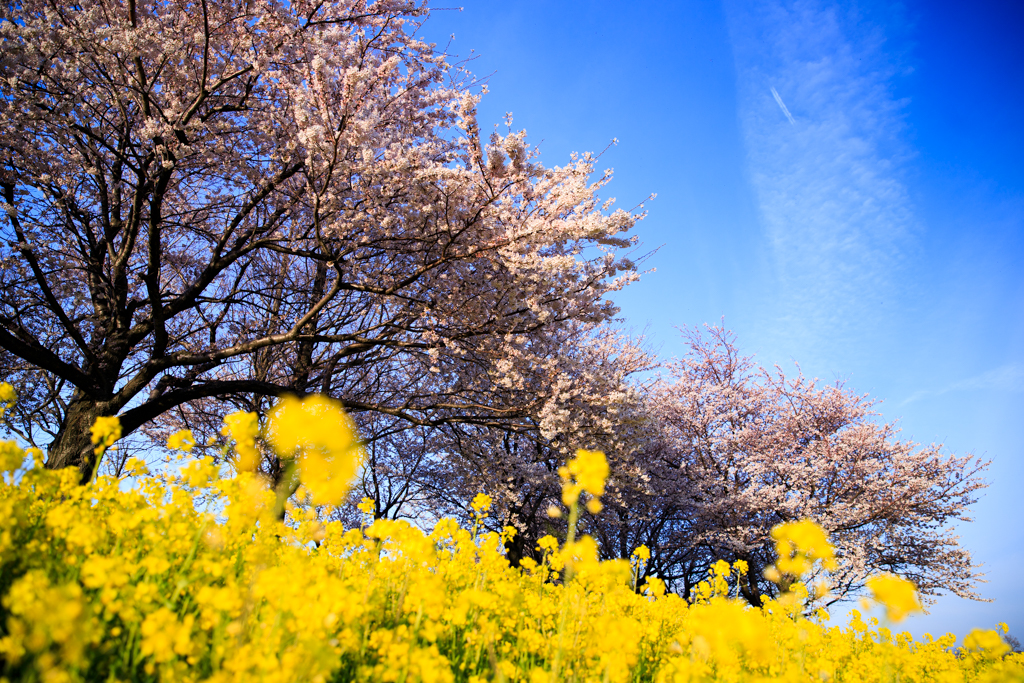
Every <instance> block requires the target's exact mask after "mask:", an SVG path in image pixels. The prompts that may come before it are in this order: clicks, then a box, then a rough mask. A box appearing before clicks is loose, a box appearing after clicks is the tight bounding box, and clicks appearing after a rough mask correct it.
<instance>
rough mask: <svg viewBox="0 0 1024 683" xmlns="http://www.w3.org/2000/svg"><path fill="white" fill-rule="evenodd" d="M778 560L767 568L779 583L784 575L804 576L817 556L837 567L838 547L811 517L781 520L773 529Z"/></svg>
mask: <svg viewBox="0 0 1024 683" xmlns="http://www.w3.org/2000/svg"><path fill="white" fill-rule="evenodd" d="M771 533H772V538H773V539H774V540H775V552H776V554H777V555H778V561H777V562H776V563H775V566H774V567H769V568H768V569H767V570H765V574H764V575H765V577H766V578H768V579H769V580H771V581H774V582H776V583H778V582H779V581H780V580H782V576H781V575H789V576H793V577H797V578H799V577H801V576H803V575H804V574H806V573H808V572H809V571H810V570H811V567H812V566H813V565H814V563H815V562H816V561H817V560H821V561H822V562H821V564H822V566H823V567H824V568H825V569H828V570H830V571H835V569H836V560H835V548H834V547H833V546H832V544H831V543H829V540H828V535H827V534H826V533H825V530H824V529H822V528H821V527H820V526H818V525H817V524H815V523H814V522H813V521H812V520H810V519H803V520H800V521H799V522H787V523H785V524H779V525H777V526H775V527H774V528H773V529H772V532H771Z"/></svg>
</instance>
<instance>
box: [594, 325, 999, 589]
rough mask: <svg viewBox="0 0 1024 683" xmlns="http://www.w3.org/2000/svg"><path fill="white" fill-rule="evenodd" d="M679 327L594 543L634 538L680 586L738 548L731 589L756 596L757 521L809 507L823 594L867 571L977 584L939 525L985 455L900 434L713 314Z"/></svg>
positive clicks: (765, 561) (843, 391) (796, 515)
mask: <svg viewBox="0 0 1024 683" xmlns="http://www.w3.org/2000/svg"><path fill="white" fill-rule="evenodd" d="M686 338H687V341H688V343H689V346H690V353H689V354H688V355H687V356H686V357H684V358H683V359H682V360H679V361H677V362H675V363H673V364H671V365H670V367H669V369H670V371H671V373H670V374H671V379H669V380H665V381H662V382H661V383H660V385H659V386H657V387H655V388H654V389H653V390H652V392H651V393H650V394H649V396H648V401H649V403H648V406H649V407H648V410H649V411H650V414H651V416H652V417H653V419H654V420H655V421H656V422H657V423H658V424H659V425H660V428H659V430H658V433H657V436H654V437H651V438H649V439H647V442H646V444H645V446H644V448H645V449H646V452H645V453H644V455H643V465H644V468H645V470H646V473H647V474H646V477H643V478H634V480H633V481H634V482H635V483H636V485H635V486H633V487H632V488H630V489H629V490H627V491H626V492H625V495H624V496H623V499H622V502H621V504H620V505H619V506H618V512H619V513H620V514H621V515H623V518H624V520H625V523H614V522H616V521H617V520H616V519H615V517H614V515H615V514H616V511H617V510H616V506H615V505H614V504H612V505H608V506H607V508H608V509H607V511H606V513H605V514H606V515H607V516H608V521H606V522H605V524H604V529H603V533H604V536H605V543H604V545H605V551H606V553H609V554H622V556H625V550H626V549H629V548H632V547H635V546H636V545H639V544H640V543H645V544H647V545H648V547H650V548H651V551H652V558H651V565H650V567H651V571H652V572H654V573H656V574H659V575H660V576H662V577H663V578H665V579H668V580H670V581H671V582H672V583H673V585H674V586H675V587H676V589H677V590H679V591H680V592H681V593H684V594H688V592H689V589H690V588H691V587H692V586H694V585H695V584H696V583H697V582H699V581H701V580H702V579H703V578H704V577H705V576H706V574H707V569H708V567H709V566H710V565H711V564H712V563H714V562H715V561H716V560H718V559H725V560H728V561H735V560H744V561H746V562H747V563H748V564H749V566H750V573H749V580H747V581H745V582H743V583H741V586H740V589H741V593H742V595H743V596H744V597H745V598H746V599H747V600H748V601H749V602H750V603H751V604H754V605H758V604H760V602H761V597H762V596H763V595H773V594H774V591H775V587H774V584H772V583H771V582H769V581H767V580H765V579H763V578H762V572H763V570H764V569H765V568H766V567H767V566H768V565H771V564H772V563H773V561H774V550H773V542H772V540H771V537H770V535H769V532H770V530H771V528H772V527H773V526H775V525H776V524H779V523H782V522H789V521H794V520H799V519H803V518H810V519H813V520H814V521H815V522H817V523H818V524H820V525H821V526H822V527H824V528H825V530H826V531H827V532H828V533H829V534H830V536H831V538H832V541H833V542H834V543H835V545H836V547H837V559H838V560H839V568H838V570H837V571H835V572H832V573H831V575H830V576H829V577H828V580H829V583H830V585H831V588H832V594H831V597H830V598H829V599H830V600H832V601H835V600H840V599H843V598H845V597H847V596H849V595H851V594H853V593H855V592H857V591H858V590H860V589H861V588H862V587H863V586H864V580H865V579H866V578H867V577H868V576H869V575H870V574H873V573H877V572H880V571H886V572H892V573H894V574H898V575H901V576H903V577H906V578H909V579H912V580H913V581H914V582H915V583H916V584H917V586H918V588H919V589H920V590H921V592H922V593H923V594H924V595H925V596H934V595H935V594H936V593H938V592H939V591H942V590H946V591H950V592H952V593H954V594H956V595H959V596H961V597H969V598H978V596H977V594H976V593H975V592H974V586H975V584H976V582H977V580H978V579H979V578H980V575H979V574H978V571H977V566H976V565H975V564H974V563H973V562H972V560H971V556H970V554H969V552H968V551H967V550H966V549H964V548H962V547H961V546H960V545H959V542H958V538H957V536H956V533H955V529H954V528H953V525H954V524H955V523H956V522H957V521H969V518H968V517H967V508H968V507H969V506H970V505H971V504H972V503H973V502H975V497H976V495H977V492H978V491H979V490H980V489H982V488H983V487H984V486H985V485H986V484H985V483H984V482H983V480H982V479H981V477H980V475H981V473H982V471H983V470H984V469H985V467H986V466H987V465H988V463H986V462H983V461H981V460H980V459H977V458H975V457H974V456H972V455H970V454H968V455H963V456H957V455H954V454H948V453H945V452H943V450H942V447H941V446H935V445H932V446H920V445H918V444H916V443H913V442H909V441H905V440H901V439H900V437H899V431H898V429H897V428H896V426H895V425H894V424H891V423H884V422H880V421H879V420H878V417H879V416H878V413H877V412H876V410H875V407H876V405H877V402H876V401H873V400H871V399H869V398H867V397H866V396H860V395H857V394H855V393H853V392H852V391H850V390H849V389H847V388H846V387H844V386H843V384H842V383H836V384H833V385H824V386H822V385H820V384H818V383H817V382H816V381H814V380H808V379H806V378H805V377H803V375H801V374H799V373H798V374H797V375H796V376H795V377H792V376H790V377H787V376H786V375H785V374H784V373H783V372H782V370H781V369H779V368H777V367H776V368H774V369H772V370H767V369H764V368H760V367H757V366H756V365H755V364H754V362H753V360H752V359H751V358H748V357H744V356H742V355H741V354H740V353H739V351H738V350H737V348H736V345H735V338H734V336H733V335H732V334H731V333H729V332H727V331H726V330H724V329H722V328H717V327H716V328H711V329H709V330H707V332H706V334H701V333H700V332H698V331H696V330H691V331H689V332H687V334H686ZM620 537H624V538H626V539H627V540H626V541H623V542H621V543H614V542H611V541H614V540H616V539H618V538H620Z"/></svg>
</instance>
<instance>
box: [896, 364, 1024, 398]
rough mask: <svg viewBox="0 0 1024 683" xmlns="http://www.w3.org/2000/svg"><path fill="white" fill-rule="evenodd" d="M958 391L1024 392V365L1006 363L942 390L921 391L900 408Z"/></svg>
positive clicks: (911, 396) (915, 393) (912, 395)
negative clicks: (923, 399) (924, 399)
mask: <svg viewBox="0 0 1024 683" xmlns="http://www.w3.org/2000/svg"><path fill="white" fill-rule="evenodd" d="M956 391H1000V392H1011V393H1020V392H1024V363H1006V364H1005V365H1000V366H999V367H997V368H993V369H992V370H988V371H987V372H983V373H981V374H978V375H975V376H974V377H968V378H967V379H963V380H960V381H958V382H953V383H951V384H947V385H946V386H944V387H942V388H941V389H921V390H920V391H915V392H914V393H913V394H911V395H910V396H908V397H907V398H905V399H903V400H902V401H901V402H900V404H899V405H900V407H903V406H905V405H909V404H911V403H914V402H915V401H919V400H921V399H922V398H928V397H932V396H942V395H943V394H948V393H951V392H956Z"/></svg>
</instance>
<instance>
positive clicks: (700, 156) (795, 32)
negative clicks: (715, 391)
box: [426, 0, 1024, 638]
mask: <svg viewBox="0 0 1024 683" xmlns="http://www.w3.org/2000/svg"><path fill="white" fill-rule="evenodd" d="M453 4H454V3H453ZM893 5H894V4H893V3H886V2H877V3H873V2H867V3H864V4H859V5H858V4H854V3H841V4H834V3H830V2H825V1H820V0H807V1H804V2H789V1H788V0H768V1H766V2H757V1H747V0H742V1H733V0H726V1H725V2H721V3H720V2H715V1H713V0H687V1H684V2H631V3H621V2H615V3H613V2H601V1H591V2H573V1H567V0H560V1H559V2H537V1H533V0H519V1H517V2H513V3H509V2H490V1H485V0H465V2H464V8H463V10H462V11H461V12H459V11H444V12H437V13H435V14H434V15H433V16H432V17H431V19H430V21H429V23H428V27H427V29H426V30H427V35H428V36H429V37H430V39H431V40H434V41H436V42H439V43H442V44H443V43H444V42H447V37H448V35H449V34H454V36H455V39H454V42H453V43H452V46H451V50H452V51H453V52H455V53H457V54H459V55H461V56H469V55H470V50H475V52H474V53H473V54H474V55H479V57H478V59H477V60H476V61H474V62H473V64H472V67H471V68H472V69H473V71H474V72H475V73H477V74H479V75H487V74H492V75H491V76H490V80H489V87H490V90H491V92H490V94H488V95H487V96H486V97H485V98H484V101H483V103H482V106H481V110H480V114H481V128H482V129H483V130H485V131H486V130H488V127H489V126H490V125H492V124H493V123H498V122H499V121H500V120H501V118H502V117H503V116H504V114H505V112H512V113H513V114H514V116H515V125H516V127H519V128H525V129H526V130H527V131H528V133H529V135H530V138H531V141H532V142H534V143H538V142H539V143H542V144H541V148H542V150H543V154H544V161H545V163H547V164H548V165H555V164H561V163H563V162H564V161H565V160H566V159H567V158H568V155H569V153H570V152H572V151H588V150H589V151H595V152H596V151H600V150H601V149H603V148H604V147H605V146H606V145H607V144H608V142H609V141H610V140H611V139H612V138H618V139H619V144H618V146H617V147H615V148H614V149H612V150H610V151H609V152H608V153H607V154H606V155H605V156H604V157H603V158H602V160H601V161H602V163H603V164H604V165H607V166H611V167H613V168H614V169H615V180H614V181H613V183H612V185H611V186H610V189H609V191H608V193H607V194H608V195H609V196H615V197H617V198H618V202H619V204H618V205H619V206H623V207H627V208H628V207H631V206H633V205H634V204H636V203H638V202H640V201H642V200H643V199H644V198H645V197H646V196H647V195H648V194H649V193H651V192H656V193H657V194H658V198H657V199H656V200H655V201H654V202H652V203H650V204H649V206H648V208H649V210H650V215H649V217H648V218H647V220H645V221H644V222H643V223H641V224H640V226H639V235H640V236H641V239H642V241H643V243H644V245H645V247H649V248H654V247H661V249H660V251H658V253H657V254H656V255H655V256H654V257H653V258H652V259H651V260H650V261H648V266H650V267H653V268H655V269H656V272H653V273H651V274H649V275H647V276H645V277H644V279H643V281H642V282H641V283H639V284H637V285H636V286H634V287H631V288H630V290H629V291H627V292H624V293H623V294H622V295H621V296H620V297H619V302H620V303H621V306H622V314H623V316H624V317H625V318H626V320H627V321H628V324H629V325H630V326H632V327H633V328H634V329H636V330H640V329H642V328H644V327H647V328H648V332H649V334H650V336H651V337H653V340H654V342H655V344H656V345H657V347H658V348H659V349H660V352H661V354H662V355H663V356H665V357H669V356H672V355H675V354H680V353H682V352H683V349H682V347H681V345H680V344H679V341H678V335H677V333H676V331H675V327H677V326H680V325H694V324H701V323H705V322H709V323H716V322H717V321H718V320H719V319H720V318H721V317H722V316H725V320H726V324H727V326H729V327H730V328H732V329H733V330H734V331H736V332H737V334H738V335H739V343H740V345H741V347H742V348H743V350H744V351H746V352H748V353H752V354H755V355H756V358H757V360H758V361H759V362H760V363H762V364H767V365H770V364H773V363H780V364H782V365H783V366H788V367H792V362H793V361H799V362H800V364H801V366H802V368H803V369H804V372H805V373H806V374H808V375H811V376H817V377H820V378H822V379H823V380H834V379H836V378H842V379H846V380H847V381H848V384H849V386H851V387H853V388H855V389H856V390H858V391H861V392H868V393H870V394H871V395H872V396H875V397H878V398H880V399H883V400H884V403H883V404H882V406H881V410H882V413H883V415H884V417H885V418H886V419H897V418H898V419H899V420H900V424H901V425H902V427H903V435H904V436H905V437H907V438H911V439H913V440H915V441H918V442H925V443H931V442H937V443H944V444H945V445H946V447H947V448H948V449H949V450H951V451H954V452H957V453H964V452H969V451H973V452H975V453H977V454H979V455H983V456H986V457H987V458H991V459H992V460H993V465H992V467H991V469H990V471H989V474H988V479H989V480H990V481H991V486H990V487H989V489H988V490H987V491H986V492H985V493H984V495H983V498H982V500H981V501H980V502H979V503H978V504H977V505H976V506H975V508H974V514H975V519H976V521H975V522H974V523H972V524H965V525H962V529H961V533H962V539H963V543H964V544H965V545H966V546H967V547H968V548H969V549H970V550H971V551H972V552H973V553H974V555H975V558H976V560H977V561H979V562H981V563H983V564H984V571H985V572H986V573H987V575H988V583H987V584H984V585H983V586H982V593H983V594H984V595H986V596H987V597H989V598H992V600H993V602H991V603H976V602H971V601H965V600H961V599H958V598H956V597H952V596H949V597H944V598H942V599H941V600H940V602H939V603H938V604H937V605H936V606H935V607H934V608H933V609H932V611H931V614H930V615H928V616H922V617H916V618H913V619H911V620H909V621H908V622H906V625H907V627H908V628H909V629H910V630H911V631H912V632H913V633H915V635H918V636H920V634H921V633H923V632H925V631H929V632H932V633H934V634H936V635H937V634H939V633H943V632H946V631H952V632H954V633H957V634H959V635H963V634H964V633H966V632H967V631H968V630H970V629H971V628H974V627H984V628H992V627H993V626H994V624H995V622H997V621H1000V620H1005V621H1007V622H1008V623H1009V625H1010V632H1011V633H1016V634H1017V636H1018V637H1020V638H1024V582H1022V581H1021V580H1020V577H1021V576H1024V550H1022V548H1024V515H1022V511H1024V440H1022V427H1024V161H1022V160H1024V39H1022V38H1021V36H1022V35H1024V4H1022V3H1020V2H1017V1H1012V0H1004V1H1002V2H988V1H979V2H972V3H962V2H959V3H954V2H937V1H935V0H930V1H929V2H924V1H922V0H912V1H911V2H908V3H905V4H903V5H898V6H895V7H894V6H893ZM772 88H774V89H775V91H776V92H777V93H778V96H779V98H780V99H781V101H782V102H783V103H784V105H785V107H786V108H787V109H788V112H789V116H791V117H792V120H790V118H789V117H787V114H786V113H785V112H784V111H783V109H782V107H781V106H780V104H779V103H778V102H777V101H776V99H775V97H774V96H773V94H772ZM836 617H837V618H839V619H841V618H842V615H838V614H837V615H836Z"/></svg>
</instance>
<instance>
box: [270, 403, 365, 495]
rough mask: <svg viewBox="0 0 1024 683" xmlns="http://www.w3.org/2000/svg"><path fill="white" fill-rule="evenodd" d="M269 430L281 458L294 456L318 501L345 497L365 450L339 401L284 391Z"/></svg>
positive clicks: (274, 411)
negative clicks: (299, 395)
mask: <svg viewBox="0 0 1024 683" xmlns="http://www.w3.org/2000/svg"><path fill="white" fill-rule="evenodd" d="M268 436H269V438H270V441H271V443H272V444H273V445H274V448H275V450H277V452H278V454H279V455H280V456H281V457H282V458H284V459H290V458H293V457H294V458H295V461H296V463H297V464H298V468H299V476H300V478H301V480H302V483H303V484H305V485H306V487H307V488H308V489H309V490H310V493H312V496H313V502H314V503H316V504H318V505H323V504H329V505H336V504H338V503H340V502H341V501H342V500H343V499H344V498H345V495H346V494H347V493H348V489H349V484H350V482H351V481H352V478H353V477H354V476H355V473H356V468H357V467H358V466H359V461H360V459H361V450H360V446H359V442H358V440H357V438H356V430H355V425H354V424H353V423H352V420H351V419H349V417H348V415H346V414H345V411H344V409H342V407H341V404H340V403H338V402H337V401H334V400H332V399H329V398H327V397H325V396H309V397H307V398H305V399H301V400H300V399H299V398H296V397H295V396H285V397H284V398H282V399H281V401H280V402H279V403H278V404H277V406H276V407H275V408H274V410H273V411H271V413H270V426H269V433H268Z"/></svg>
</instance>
